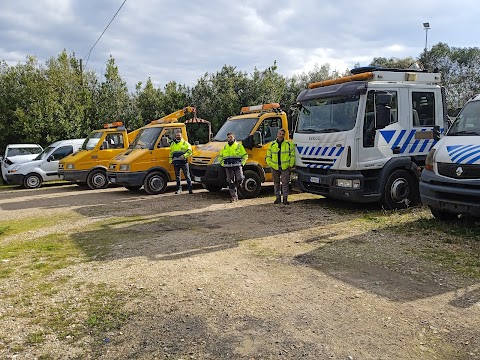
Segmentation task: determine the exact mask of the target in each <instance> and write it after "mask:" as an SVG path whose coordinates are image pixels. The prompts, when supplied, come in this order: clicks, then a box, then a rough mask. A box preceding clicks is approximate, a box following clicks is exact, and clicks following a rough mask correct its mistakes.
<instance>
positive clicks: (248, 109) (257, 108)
mask: <svg viewBox="0 0 480 360" xmlns="http://www.w3.org/2000/svg"><path fill="white" fill-rule="evenodd" d="M279 108H280V104H279V103H269V104H260V105H253V106H244V107H242V109H241V110H240V113H241V114H247V113H252V112H261V111H267V110H272V109H279Z"/></svg>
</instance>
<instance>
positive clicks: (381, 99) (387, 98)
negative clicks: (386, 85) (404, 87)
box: [375, 93, 393, 106]
mask: <svg viewBox="0 0 480 360" xmlns="http://www.w3.org/2000/svg"><path fill="white" fill-rule="evenodd" d="M392 99H393V96H392V94H389V93H377V94H376V99H375V102H376V103H377V105H383V106H386V105H388V104H390V103H391V102H392Z"/></svg>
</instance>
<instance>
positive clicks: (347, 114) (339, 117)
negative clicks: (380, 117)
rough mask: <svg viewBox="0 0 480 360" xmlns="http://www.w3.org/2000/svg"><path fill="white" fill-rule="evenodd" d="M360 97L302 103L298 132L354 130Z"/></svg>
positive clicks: (341, 97) (353, 96)
mask: <svg viewBox="0 0 480 360" xmlns="http://www.w3.org/2000/svg"><path fill="white" fill-rule="evenodd" d="M359 99H360V95H349V96H339V97H332V98H323V99H313V100H308V101H302V103H301V105H302V106H301V107H300V110H299V115H298V123H297V132H299V133H326V132H339V131H347V130H351V129H353V127H354V126H355V120H356V118H357V111H358V103H359Z"/></svg>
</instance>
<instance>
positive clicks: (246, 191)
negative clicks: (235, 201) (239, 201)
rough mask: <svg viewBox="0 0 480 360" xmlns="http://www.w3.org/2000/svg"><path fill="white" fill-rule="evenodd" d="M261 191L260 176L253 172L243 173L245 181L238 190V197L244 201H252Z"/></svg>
mask: <svg viewBox="0 0 480 360" xmlns="http://www.w3.org/2000/svg"><path fill="white" fill-rule="evenodd" d="M261 189H262V180H261V179H260V176H259V175H258V174H257V173H256V172H255V171H252V170H247V171H245V180H244V181H243V184H242V186H241V187H240V189H238V191H239V193H240V196H241V197H242V198H244V199H252V198H255V197H257V196H258V194H260V190H261Z"/></svg>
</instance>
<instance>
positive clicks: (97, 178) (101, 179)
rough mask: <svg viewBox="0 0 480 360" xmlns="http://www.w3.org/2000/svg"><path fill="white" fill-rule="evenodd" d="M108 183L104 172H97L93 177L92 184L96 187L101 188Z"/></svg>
mask: <svg viewBox="0 0 480 360" xmlns="http://www.w3.org/2000/svg"><path fill="white" fill-rule="evenodd" d="M106 183H107V178H106V176H105V175H103V174H102V173H96V174H94V175H93V177H92V184H93V186H94V187H96V188H101V187H103V186H105V184H106Z"/></svg>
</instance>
